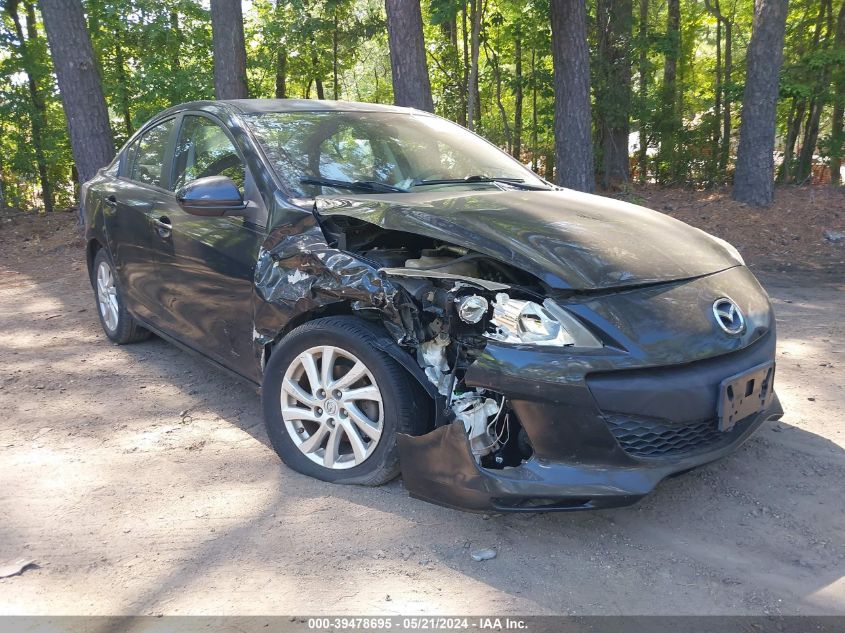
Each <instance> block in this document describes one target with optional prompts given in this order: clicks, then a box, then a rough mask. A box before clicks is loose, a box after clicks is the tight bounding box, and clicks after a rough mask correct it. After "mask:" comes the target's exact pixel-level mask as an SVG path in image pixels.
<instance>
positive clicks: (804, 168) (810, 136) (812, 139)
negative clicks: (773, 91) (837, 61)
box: [795, 0, 833, 184]
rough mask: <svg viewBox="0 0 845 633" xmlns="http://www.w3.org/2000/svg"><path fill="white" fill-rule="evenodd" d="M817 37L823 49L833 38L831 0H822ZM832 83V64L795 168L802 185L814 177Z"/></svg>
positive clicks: (823, 77) (811, 112) (820, 85)
mask: <svg viewBox="0 0 845 633" xmlns="http://www.w3.org/2000/svg"><path fill="white" fill-rule="evenodd" d="M825 17H826V18H827V29H826V31H825V37H824V41H823V42H822V41H821V31H822V27H823V25H824V24H825ZM817 27H818V28H817V31H816V33H817V37H816V38H815V41H814V45H815V48H816V49H818V47H819V46H820V45H821V46H822V48H827V47H828V46H829V44H830V40H831V37H832V36H833V33H832V31H833V5H832V2H831V0H822V3H821V7H820V9H819V17H818V22H817ZM829 83H830V62H827V63H825V64H824V66H823V68H822V71H821V75H820V78H819V81H818V84H817V87H818V89H817V92H816V94H815V96H814V97H813V98H812V99H811V100H810V109H809V111H808V113H807V121H806V123H805V124H804V138H803V139H802V142H801V152H800V153H799V155H798V164H797V165H796V167H795V182H796V184H802V183H805V182H806V181H807V179H808V178H810V177H811V176H812V172H813V156H814V154H815V151H816V142H817V141H818V138H819V125H820V121H821V116H822V111H823V110H824V106H825V96H826V93H827V89H828V86H829Z"/></svg>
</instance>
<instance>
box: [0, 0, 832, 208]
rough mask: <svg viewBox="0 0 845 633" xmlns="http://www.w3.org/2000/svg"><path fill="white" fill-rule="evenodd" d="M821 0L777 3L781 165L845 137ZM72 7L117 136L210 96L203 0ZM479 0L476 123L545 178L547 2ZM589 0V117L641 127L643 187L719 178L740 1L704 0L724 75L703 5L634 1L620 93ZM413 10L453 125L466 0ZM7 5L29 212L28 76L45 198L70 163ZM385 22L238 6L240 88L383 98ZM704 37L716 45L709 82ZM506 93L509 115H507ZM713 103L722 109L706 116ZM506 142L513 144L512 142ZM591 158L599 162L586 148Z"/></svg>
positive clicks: (324, 4)
mask: <svg viewBox="0 0 845 633" xmlns="http://www.w3.org/2000/svg"><path fill="white" fill-rule="evenodd" d="M827 1H828V0H791V1H790V12H789V18H788V23H787V33H786V48H785V60H784V67H783V71H782V75H781V100H780V103H779V109H778V131H779V138H780V139H781V140H780V143H781V145H783V143H784V141H785V139H787V137H788V136H789V131H790V129H791V128H796V125H797V129H798V133H797V134H796V135H795V136H797V140H796V141H795V143H794V147H793V158H792V159H790V160H791V161H793V162H797V160H798V154H799V152H800V149H801V143H802V142H803V139H804V138H805V137H806V138H808V139H809V142H813V143H815V144H816V147H815V149H816V153H817V154H819V155H821V156H822V157H827V156H831V155H836V156H839V155H841V154H842V153H843V152H842V144H843V142H845V139H843V138H841V136H842V134H839V135H838V137H836V138H835V137H834V136H833V132H832V126H831V116H832V111H833V104H834V103H837V102H838V101H837V100H842V99H843V98H845V97H843V96H842V95H840V96H837V95H836V93H835V90H834V86H835V85H836V84H837V82H838V83H839V84H840V85H845V70H843V69H845V51H843V49H842V48H841V47H839V48H837V46H835V45H834V38H833V32H834V31H835V21H836V17H837V15H838V12H839V9H840V7H841V6H842V2H843V1H845V0H831V3H830V10H826V9H824V8H823V6H822V5H824V3H825V2H827ZM82 2H83V5H84V8H85V13H86V17H87V21H88V27H89V32H90V35H91V39H92V43H93V45H94V50H95V54H96V57H97V59H98V63H99V66H100V72H101V76H102V80H103V87H104V93H105V95H106V99H107V103H108V107H109V112H110V116H111V122H112V127H113V129H114V131H115V138H116V140H117V142H118V143H119V144H120V143H123V142H124V141H125V140H126V139H127V138H128V137H129V136H130V135H131V134H132V133H133V132H134V131H135V130H136V129H137V128H138V126H140V125H141V124H142V123H143V122H144V121H146V120H147V119H148V118H149V117H150V116H152V115H153V114H155V113H156V112H159V111H161V110H162V109H164V108H167V107H169V106H171V105H174V104H177V103H181V102H185V101H191V100H198V99H209V98H213V95H214V89H213V68H212V40H211V24H210V16H209V10H208V4H207V1H205V0H171V1H169V2H166V3H165V2H161V0H82ZM479 2H480V4H481V6H482V7H483V20H482V29H481V34H480V55H479V94H480V110H481V119H480V126H479V131H480V132H481V133H482V134H484V135H485V136H486V137H487V138H489V139H490V140H491V141H493V142H494V143H496V144H498V145H500V146H501V147H504V148H508V149H509V150H510V151H512V152H513V153H514V154H515V155H518V156H519V157H520V159H521V160H522V161H523V162H526V163H531V164H532V165H533V166H534V167H535V168H536V169H537V170H538V171H540V172H541V173H544V172H545V173H546V175H550V173H549V172H548V169H547V166H548V165H549V163H550V162H553V156H554V132H553V130H554V90H553V71H552V70H553V69H552V56H551V34H550V27H549V0H479ZM596 2H597V0H589V2H588V10H589V15H590V20H591V25H590V32H589V34H588V35H589V42H590V49H591V66H592V68H591V70H592V75H593V76H592V79H593V96H594V103H593V112H594V117H596V119H597V120H598V119H603V120H608V121H616V122H620V121H621V122H622V123H624V121H625V120H628V121H630V125H631V132H632V134H633V135H634V137H636V135H638V133H639V132H640V130H642V131H643V132H644V134H645V137H646V139H647V143H648V156H649V159H648V161H647V163H648V164H647V170H648V171H647V174H648V178H649V179H651V180H656V181H658V182H663V183H681V184H689V185H696V186H700V185H708V184H712V183H720V182H724V181H726V180H727V179H729V177H730V172H731V163H732V160H733V156H734V152H735V147H736V144H737V138H738V128H739V122H740V110H741V100H742V93H743V84H744V76H745V64H744V62H745V60H744V57H745V49H746V46H747V44H748V41H749V39H750V37H751V25H752V20H753V9H754V7H753V4H754V3H753V2H747V1H743V0H719V2H718V3H717V2H716V1H715V0H711V2H710V4H711V5H714V6H717V7H718V8H719V10H720V11H721V13H722V15H724V16H725V17H726V18H727V19H729V20H730V23H731V25H732V47H731V52H732V58H733V69H732V72H731V76H730V77H726V76H725V75H724V58H725V46H726V42H725V39H724V38H725V32H724V29H723V28H722V27H721V26H718V22H717V18H716V17H715V15H714V14H713V13H712V12H710V11H709V10H708V9H707V6H706V5H705V3H704V2H703V1H702V0H681V23H680V29H679V32H678V33H671V32H669V31H668V30H667V3H666V2H663V1H661V0H649V2H648V23H647V24H645V25H641V24H640V20H639V9H640V2H639V0H633V3H632V4H633V7H632V37H631V39H630V50H629V55H628V57H627V59H623V60H621V61H613V62H612V63H614V64H615V63H623V64H629V65H630V66H631V68H632V94H631V98H630V102H628V101H627V100H626V98H625V94H626V93H625V92H624V87H620V86H619V85H616V84H615V83H614V81H613V80H612V79H609V78H611V77H612V76H613V75H612V73H610V72H609V71H608V66H607V64H608V60H606V59H604V58H603V57H602V55H603V53H602V51H601V48H600V46H599V38H600V36H601V33H600V32H599V24H598V22H597V5H596ZM421 4H422V11H423V22H424V35H425V42H426V49H427V61H428V66H429V74H430V77H431V85H432V91H433V97H434V104H435V110H436V112H437V113H438V114H440V115H442V116H445V117H447V118H450V119H453V120H456V121H459V122H465V121H466V111H467V83H468V74H469V72H468V67H467V58H468V54H467V51H466V49H465V42H467V41H468V40H469V29H470V24H469V15H468V14H469V8H468V5H469V1H468V0H423V1H422V3H421ZM14 5H17V9H16V10H17V15H18V17H19V19H20V20H21V22H22V24H23V25H24V29H25V28H26V7H25V5H26V3H25V2H24V0H18V2H17V3H14V2H12V1H11V0H2V2H0V7H2V8H3V11H2V12H0V194H2V198H0V203H4V204H8V205H14V206H21V207H25V208H38V207H41V206H42V201H41V200H40V196H41V187H40V183H39V173H38V165H37V160H36V152H35V146H34V143H33V133H34V128H33V120H34V119H33V117H34V116H36V113H35V111H34V104H33V101H32V98H31V94H30V91H29V87H28V77H29V76H30V73H31V75H32V76H33V77H35V79H36V83H37V84H38V86H39V94H40V95H41V96H42V98H43V101H44V113H45V114H44V116H45V118H46V125H45V129H44V130H42V134H43V137H44V139H43V140H44V143H43V145H44V148H45V152H44V155H45V161H46V165H47V173H48V175H49V179H50V181H51V182H52V183H53V187H54V197H55V199H56V203H57V206H60V207H61V206H67V205H71V204H72V203H73V196H74V187H73V184H72V165H73V158H72V155H71V152H70V148H69V143H68V139H67V130H66V124H65V120H64V113H63V110H62V107H61V101H60V99H59V94H58V89H57V86H56V83H55V79H54V77H53V74H52V67H51V61H50V58H49V53H48V50H47V45H46V38H45V36H44V30H43V26H42V25H41V23H40V17H38V18H37V21H38V23H37V24H36V33H37V37H36V38H35V39H34V40H33V41H32V42H31V45H30V46H29V50H28V53H27V55H26V56H24V55H23V54H22V48H21V45H20V44H21V43H20V42H19V41H18V37H17V35H16V33H15V25H14V23H13V20H12V14H11V13H10V12H9V7H10V6H14ZM820 8H821V9H822V11H821V13H820ZM37 15H38V14H37V10H36V16H37ZM820 16H821V17H820ZM385 20H386V18H385V12H384V2H383V0H252V1H251V2H249V3H247V4H245V14H244V21H245V25H244V29H245V40H246V48H247V51H246V52H247V60H248V63H247V66H248V82H249V88H250V92H251V94H252V96H254V97H260V98H272V97H274V96H275V95H276V93H277V90H281V89H284V93H285V95H286V96H287V97H289V98H316V97H317V94H318V88H317V86H318V84H321V85H322V92H323V94H324V96H325V98H333V97H334V96H335V89H336V91H337V97H338V98H341V99H349V100H355V101H368V102H381V103H390V102H391V101H392V98H393V93H392V87H391V68H390V56H389V51H388V42H387V33H386V24H385ZM642 26H645V27H646V28H645V29H644V31H645V35H644V36H643V37H640V33H641V32H642V29H641V27H642ZM717 28H718V29H719V30H718V31H717ZM717 33H718V34H719V35H720V38H719V40H718V41H717ZM717 44H718V45H719V46H720V49H721V50H720V53H721V57H720V59H719V61H720V63H721V66H719V68H718V69H719V71H720V82H719V80H717V53H716V50H717ZM667 55H670V56H671V55H677V74H676V79H675V83H674V88H673V87H672V86H665V85H664V83H663V77H664V63H665V60H666V58H667ZM641 56H642V59H641ZM518 57H519V58H520V60H519V61H520V63H519V64H517V58H518ZM641 65H642V68H643V71H644V73H643V76H642V77H641V74H640V67H641ZM335 78H336V80H335ZM643 79H644V80H645V84H646V86H647V89H646V90H645V92H644V93H643V92H642V91H641V90H640V86H641V80H643ZM335 87H336V88H335ZM620 90H622V92H620ZM520 92H521V95H522V97H521V114H520V115H519V117H518V120H517V112H518V111H519V110H520V108H519V106H518V101H519V97H518V94H519V93H520ZM717 96H718V97H719V107H720V108H722V109H721V110H719V111H717V110H716V101H717ZM725 102H728V103H729V104H730V105H731V109H730V117H729V124H730V125H729V128H730V133H729V136H728V137H727V138H725V137H724V135H723V126H724V123H725V122H724V117H723V112H724V109H723V108H724V104H725ZM812 103H821V104H822V105H823V107H821V108H820V116H819V121H818V132H817V134H816V137H813V135H812V130H810V132H811V134H809V136H807V135H806V134H805V127H806V126H807V122H806V120H805V119H806V115H805V119H802V120H801V121H797V123H796V120H797V119H796V115H795V113H796V112H797V111H799V110H800V107H801V106H802V104H803V107H804V108H805V110H806V109H807V108H809V106H810V105H811V104H812ZM597 130H598V128H597ZM517 138H519V147H516V148H515V147H513V145H514V143H515V142H516V140H517ZM816 139H817V140H816ZM597 149H598V148H597ZM596 155H597V158H598V162H597V164H598V165H600V164H601V163H600V159H601V156H600V152H599V151H597V152H596ZM723 155H724V157H725V159H724V160H723V159H722V156H723ZM789 164H790V165H791V164H792V163H789Z"/></svg>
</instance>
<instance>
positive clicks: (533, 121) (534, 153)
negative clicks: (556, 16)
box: [531, 47, 539, 172]
mask: <svg viewBox="0 0 845 633" xmlns="http://www.w3.org/2000/svg"><path fill="white" fill-rule="evenodd" d="M537 133H538V130H537V50H536V49H535V48H533V47H532V48H531V169H532V170H533V171H535V172H536V171H537V167H538V165H539V163H538V161H537Z"/></svg>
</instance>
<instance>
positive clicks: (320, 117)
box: [245, 112, 548, 197]
mask: <svg viewBox="0 0 845 633" xmlns="http://www.w3.org/2000/svg"><path fill="white" fill-rule="evenodd" d="M245 119H246V121H247V123H248V125H249V126H250V128H251V129H252V131H253V133H254V135H255V136H256V137H257V139H258V142H259V143H260V144H261V146H262V148H263V149H264V152H265V153H266V155H267V157H268V158H269V159H270V161H271V162H272V164H273V168H274V169H275V170H276V172H277V173H278V175H279V177H280V178H281V179H282V181H283V182H284V183H285V185H286V186H287V187H288V189H289V190H290V191H291V192H292V194H293V195H294V196H300V197H314V196H316V195H319V194H337V193H344V194H348V193H350V192H351V193H385V192H390V191H394V192H395V191H400V192H403V191H411V190H413V191H430V190H432V189H434V188H447V187H448V188H455V187H462V188H469V189H482V188H493V187H503V188H512V187H518V188H526V189H534V188H543V189H546V188H548V185H547V184H546V183H545V182H544V181H543V180H541V179H540V178H538V177H537V176H536V175H534V174H533V173H532V172H531V171H530V170H528V169H526V168H525V167H523V166H522V165H521V164H519V163H518V162H517V161H515V160H514V159H512V158H511V157H510V156H508V155H507V154H505V153H504V152H502V151H501V150H499V149H497V148H496V147H494V146H493V145H491V144H490V143H488V142H487V141H485V140H483V139H481V138H479V137H477V136H475V135H474V134H472V133H470V132H468V131H467V130H465V129H464V128H462V127H460V126H459V125H456V124H454V123H451V122H449V121H446V120H445V119H441V118H439V117H436V116H431V115H425V114H418V113H411V114H406V113H398V112H397V113H393V112H272V113H263V114H254V115H247V116H246V117H245Z"/></svg>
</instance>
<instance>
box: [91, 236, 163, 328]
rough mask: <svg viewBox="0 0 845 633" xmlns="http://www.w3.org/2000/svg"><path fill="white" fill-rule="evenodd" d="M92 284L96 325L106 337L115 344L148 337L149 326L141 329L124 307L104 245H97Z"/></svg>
mask: <svg viewBox="0 0 845 633" xmlns="http://www.w3.org/2000/svg"><path fill="white" fill-rule="evenodd" d="M91 283H92V284H93V286H94V298H95V300H96V306H97V316H99V317H100V325H101V326H102V327H103V332H105V333H106V336H108V337H109V339H110V340H111V341H112V342H114V343H117V344H118V345H125V344H127V343H137V342H139V341H145V340H147V339H148V338H150V332H149V330H146V329H144V328H143V327H141V326H140V325H138V322H137V321H136V320H135V319H134V318H133V317H132V315H131V314H129V312H128V311H127V309H126V305H125V304H124V302H123V295H122V293H121V288H120V281H119V280H118V278H117V275H116V274H115V270H114V265H113V264H112V261H111V258H110V257H109V254H108V252H106V249H104V248H101V249H100V250H98V251H97V255H96V256H95V257H94V266H93V269H92V272H91Z"/></svg>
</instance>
